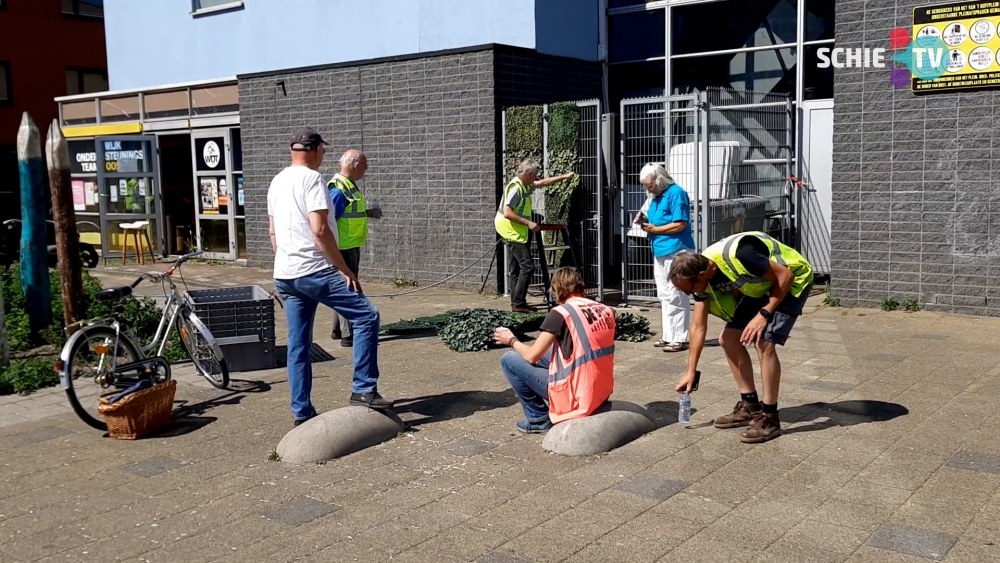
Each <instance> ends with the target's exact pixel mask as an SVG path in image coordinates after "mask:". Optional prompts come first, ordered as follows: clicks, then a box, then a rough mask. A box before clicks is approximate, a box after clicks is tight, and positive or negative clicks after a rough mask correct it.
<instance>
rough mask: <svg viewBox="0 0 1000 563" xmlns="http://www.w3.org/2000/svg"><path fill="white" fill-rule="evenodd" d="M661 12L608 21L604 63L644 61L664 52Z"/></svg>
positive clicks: (664, 21)
mask: <svg viewBox="0 0 1000 563" xmlns="http://www.w3.org/2000/svg"><path fill="white" fill-rule="evenodd" d="M664 17H665V16H664V13H663V10H654V11H652V12H635V13H631V14H620V15H617V16H611V17H610V18H608V51H609V53H608V61H609V62H613V63H617V62H628V61H644V60H646V59H649V58H652V57H662V56H663V55H664V54H665V53H666V39H665V37H666V25H665V24H666V20H665V19H664Z"/></svg>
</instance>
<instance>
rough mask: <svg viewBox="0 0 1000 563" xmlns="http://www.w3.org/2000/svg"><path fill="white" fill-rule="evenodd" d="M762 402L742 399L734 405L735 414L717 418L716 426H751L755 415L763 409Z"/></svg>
mask: <svg viewBox="0 0 1000 563" xmlns="http://www.w3.org/2000/svg"><path fill="white" fill-rule="evenodd" d="M762 408H763V407H761V406H760V403H744V402H743V401H742V400H741V401H740V402H738V403H736V406H735V407H733V414H726V415H722V416H720V417H719V418H716V419H715V427H716V428H738V427H740V426H750V421H751V420H753V415H754V413H756V412H763V411H761V409H762Z"/></svg>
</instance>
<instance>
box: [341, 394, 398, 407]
mask: <svg viewBox="0 0 1000 563" xmlns="http://www.w3.org/2000/svg"><path fill="white" fill-rule="evenodd" d="M351 404H352V405H357V406H360V407H368V408H370V409H376V410H380V409H391V408H392V404H393V402H392V401H390V400H388V399H384V398H383V397H382V395H379V394H378V393H377V392H376V393H351Z"/></svg>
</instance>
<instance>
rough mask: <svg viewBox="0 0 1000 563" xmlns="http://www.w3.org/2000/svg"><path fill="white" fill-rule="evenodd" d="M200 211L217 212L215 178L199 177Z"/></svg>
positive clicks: (217, 186) (217, 201)
mask: <svg viewBox="0 0 1000 563" xmlns="http://www.w3.org/2000/svg"><path fill="white" fill-rule="evenodd" d="M201 212H202V213H204V214H206V215H218V214H219V182H218V180H216V179H215V178H202V179H201Z"/></svg>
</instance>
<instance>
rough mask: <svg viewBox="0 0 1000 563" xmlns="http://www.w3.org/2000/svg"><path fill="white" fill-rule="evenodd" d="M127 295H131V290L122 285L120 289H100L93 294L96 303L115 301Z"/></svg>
mask: <svg viewBox="0 0 1000 563" xmlns="http://www.w3.org/2000/svg"><path fill="white" fill-rule="evenodd" d="M129 295H132V288H131V287H129V286H127V285H124V286H122V287H112V288H108V289H102V290H100V291H98V292H97V293H95V294H94V299H96V300H98V301H117V300H119V299H121V298H123V297H128V296H129Z"/></svg>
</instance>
